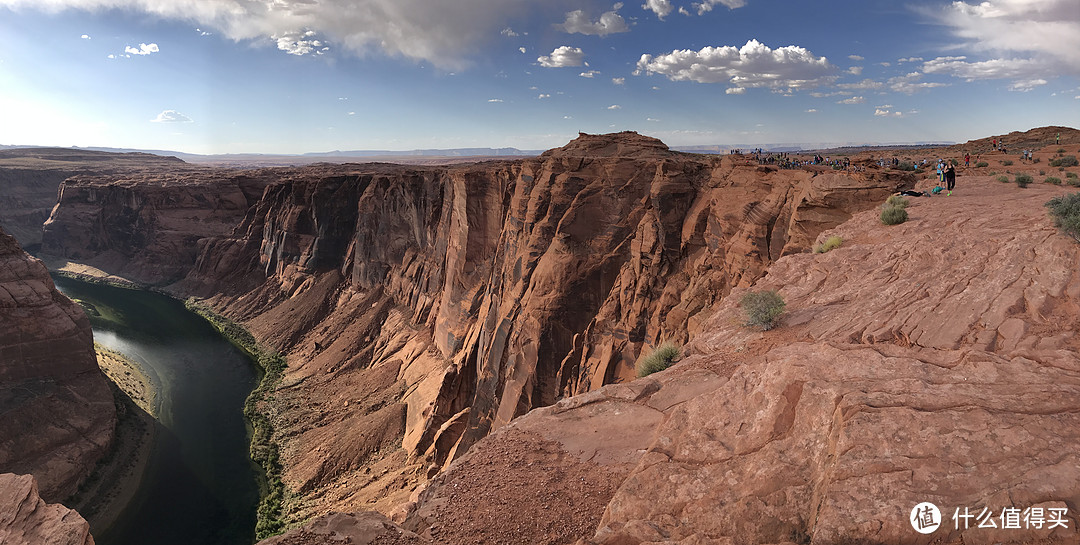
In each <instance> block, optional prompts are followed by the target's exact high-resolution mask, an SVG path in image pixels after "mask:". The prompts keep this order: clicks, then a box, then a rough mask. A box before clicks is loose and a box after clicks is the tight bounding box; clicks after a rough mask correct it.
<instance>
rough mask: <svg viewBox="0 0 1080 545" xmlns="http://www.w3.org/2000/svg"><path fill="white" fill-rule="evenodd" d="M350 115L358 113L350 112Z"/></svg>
mask: <svg viewBox="0 0 1080 545" xmlns="http://www.w3.org/2000/svg"><path fill="white" fill-rule="evenodd" d="M348 115H356V112H349V114H348Z"/></svg>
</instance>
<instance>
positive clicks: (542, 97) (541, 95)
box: [536, 93, 551, 99]
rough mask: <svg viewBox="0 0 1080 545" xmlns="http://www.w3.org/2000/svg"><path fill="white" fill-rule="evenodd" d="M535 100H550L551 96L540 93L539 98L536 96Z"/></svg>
mask: <svg viewBox="0 0 1080 545" xmlns="http://www.w3.org/2000/svg"><path fill="white" fill-rule="evenodd" d="M536 98H540V99H544V98H551V95H550V94H547V93H540V96H538V97H536Z"/></svg>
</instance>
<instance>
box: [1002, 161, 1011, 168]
mask: <svg viewBox="0 0 1080 545" xmlns="http://www.w3.org/2000/svg"><path fill="white" fill-rule="evenodd" d="M1001 164H1002V165H1004V166H1007V167H1011V166H1012V164H1013V162H1012V161H1011V160H1009V159H1006V160H1004V161H1002V162H1001Z"/></svg>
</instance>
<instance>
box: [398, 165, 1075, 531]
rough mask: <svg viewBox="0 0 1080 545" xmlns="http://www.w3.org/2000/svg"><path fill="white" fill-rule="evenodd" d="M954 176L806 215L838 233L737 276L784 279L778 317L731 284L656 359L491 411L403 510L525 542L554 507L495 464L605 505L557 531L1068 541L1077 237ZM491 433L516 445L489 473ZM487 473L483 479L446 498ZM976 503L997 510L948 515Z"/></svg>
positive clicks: (777, 282) (999, 189)
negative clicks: (986, 518)
mask: <svg viewBox="0 0 1080 545" xmlns="http://www.w3.org/2000/svg"><path fill="white" fill-rule="evenodd" d="M958 187H961V188H964V189H963V190H962V191H961V190H958V191H957V193H956V194H955V195H953V196H952V197H947V198H946V197H940V198H931V199H912V202H913V204H912V206H911V207H909V208H908V211H909V213H910V215H911V219H910V220H909V221H908V222H907V223H905V224H903V225H900V226H895V227H886V226H883V225H881V223H880V221H879V220H878V218H877V214H876V211H868V212H864V213H859V214H855V215H854V216H853V218H852V219H851V220H849V221H848V222H845V223H844V224H842V225H840V226H839V227H837V228H836V229H834V230H832V231H829V232H828V233H825V234H823V235H822V236H823V237H824V236H825V235H826V234H837V235H839V236H842V237H843V239H844V245H843V246H842V247H841V248H840V249H838V250H833V251H831V252H829V253H826V254H821V255H814V254H796V255H789V256H786V257H783V258H781V259H779V260H778V261H776V262H775V263H774V264H773V265H772V266H771V267H770V270H769V272H768V274H767V275H766V276H765V277H764V278H762V279H760V280H759V281H758V282H757V283H756V284H755V286H754V289H778V290H779V292H780V293H781V295H782V296H783V297H784V298H785V300H786V302H787V313H786V315H785V316H784V318H783V321H782V325H781V327H780V328H778V329H775V330H772V331H769V332H764V333H763V332H760V331H755V330H751V329H748V328H745V327H742V326H741V325H740V323H741V322H742V320H743V317H742V313H741V309H739V308H738V304H737V303H736V301H737V300H738V297H739V296H740V295H741V293H743V292H744V288H736V289H735V290H733V292H732V293H731V296H730V297H728V298H727V299H726V300H725V301H724V302H722V303H721V304H720V305H719V307H718V308H717V311H716V313H715V314H714V315H713V316H711V317H710V318H708V319H707V320H706V321H705V322H704V324H703V325H702V332H701V333H700V334H698V335H697V336H695V337H694V338H693V339H692V341H691V342H690V343H689V345H688V347H687V351H688V352H689V354H690V356H689V357H687V358H686V359H685V360H683V361H682V362H680V363H678V364H677V365H676V366H675V367H673V368H672V369H670V370H668V371H665V372H662V373H658V374H655V375H651V376H649V377H647V378H645V379H641V380H638V381H634V382H630V383H626V384H615V385H608V386H605V387H603V388H600V389H598V390H596V391H593V392H590V393H587V394H584V395H579V396H576V397H573V398H567V399H564V400H561V401H559V402H558V403H556V404H554V405H552V406H549V407H545V408H540V409H537V410H534V411H532V412H531V413H529V414H528V415H525V416H523V417H522V418H519V419H517V420H515V421H514V422H513V423H512V424H511V425H509V426H506V427H504V428H501V429H500V430H498V431H497V432H495V433H494V434H492V435H490V436H489V437H487V438H486V439H484V440H483V441H481V442H479V443H478V444H477V445H475V446H474V447H473V448H472V449H471V450H470V451H469V452H468V453H467V454H465V455H464V456H462V457H460V458H459V459H458V460H457V461H456V462H455V463H454V464H453V465H452V466H451V468H450V469H449V470H448V471H447V472H445V473H443V474H441V475H440V476H439V477H437V478H436V479H434V480H433V481H432V482H431V485H430V486H429V487H428V488H427V490H425V491H424V492H423V493H422V494H420V495H419V497H418V502H417V503H416V505H415V509H414V510H413V511H412V514H411V515H410V516H409V517H408V520H407V521H406V523H405V524H404V526H405V528H407V529H409V530H411V531H413V532H415V533H416V534H417V535H419V536H420V537H421V538H423V539H427V540H432V541H434V542H443V543H460V542H471V541H472V540H473V539H474V538H473V536H475V535H477V534H476V532H477V529H476V521H477V520H490V521H492V525H491V526H489V527H488V528H487V531H488V532H491V533H490V534H489V535H498V536H500V537H499V539H498V540H497V541H499V542H508V543H509V542H518V541H522V540H524V541H533V538H534V537H535V535H536V534H535V533H534V532H533V529H534V528H535V525H536V524H538V522H540V521H543V520H545V518H546V517H548V516H549V511H548V508H547V507H546V506H544V505H537V506H535V507H534V506H532V505H531V503H532V502H529V503H528V504H525V503H523V502H521V501H520V497H521V496H520V495H518V494H520V491H516V490H514V489H513V487H512V486H505V487H504V483H516V482H534V483H544V485H543V486H536V492H535V494H537V495H538V496H541V495H542V496H544V497H550V502H549V504H550V505H580V504H582V503H583V502H586V501H588V500H589V499H591V498H595V497H596V496H597V495H599V496H601V497H602V498H603V503H604V504H605V506H606V507H605V508H604V510H603V514H602V516H601V517H600V519H599V521H598V522H597V523H596V525H595V526H594V527H593V528H590V529H588V530H586V531H584V532H582V533H580V534H578V535H577V536H560V537H559V539H553V540H552V541H553V542H562V543H571V542H574V541H575V539H577V538H581V540H580V541H579V543H582V544H585V543H588V544H594V545H596V544H608V545H614V544H620V545H623V544H638V543H687V544H689V543H733V544H742V543H784V542H796V543H826V544H831V543H911V544H915V543H927V542H941V543H961V542H962V543H974V544H990V543H1043V542H1060V543H1075V542H1076V540H1077V539H1078V530H1077V528H1078V522H1080V521H1078V516H1077V511H1076V505H1077V501H1078V498H1080V459H1078V455H1077V452H1080V449H1078V446H1080V432H1078V430H1080V427H1078V424H1080V422H1078V421H1077V414H1078V408H1080V375H1078V374H1077V373H1078V371H1080V357H1078V349H1080V338H1078V337H1077V316H1080V277H1078V272H1077V271H1078V270H1080V249H1078V246H1077V245H1076V244H1075V243H1074V242H1073V241H1071V240H1070V239H1068V238H1067V237H1066V236H1064V235H1061V234H1059V233H1058V232H1057V231H1056V230H1055V229H1054V228H1053V227H1052V225H1051V222H1050V220H1049V219H1048V217H1047V215H1046V212H1045V209H1044V208H1043V206H1042V204H1043V203H1044V202H1045V201H1046V200H1048V199H1049V198H1050V197H1052V196H1054V195H1056V194H1059V193H1060V191H1059V190H1057V189H1054V188H1051V187H1049V186H1039V187H1036V186H1032V187H1030V188H1028V189H1018V188H1016V187H1015V186H1012V185H1011V184H1010V185H1005V184H1000V183H997V182H995V181H992V180H991V179H990V178H989V177H978V178H976V177H964V178H961V181H960V182H958ZM538 445H539V446H538ZM521 452H525V453H528V454H525V455H521V454H520V453H521ZM506 453H518V454H515V455H516V456H518V457H523V458H522V459H519V460H517V461H516V463H504V464H503V465H502V466H500V467H499V471H498V477H497V478H493V477H491V475H490V468H491V467H492V465H491V464H492V459H495V460H498V459H500V457H503V456H507V454H506ZM551 459H557V460H559V463H558V464H555V467H549V468H544V467H543V463H544V461H545V460H551ZM495 463H496V464H498V462H497V461H496V462H495ZM538 468H540V469H538ZM566 474H584V475H591V476H592V478H593V479H594V480H595V479H599V480H600V482H599V483H595V484H593V485H592V486H589V487H587V488H580V487H576V486H573V484H574V483H573V482H570V483H567V482H558V478H557V477H555V476H558V475H566ZM485 479H486V480H487V482H492V481H497V482H498V483H499V486H490V487H484V488H481V489H480V490H482V493H479V494H477V495H476V496H475V497H477V498H480V499H479V500H475V501H473V500H472V498H470V501H469V507H468V509H455V508H450V506H453V505H456V502H457V501H459V500H460V499H461V496H459V494H461V491H462V490H471V489H472V488H470V487H475V485H476V483H482V482H484V481H485ZM923 501H927V502H932V503H934V504H935V505H937V506H938V507H939V508H940V510H941V512H942V514H943V515H944V520H943V521H940V522H942V525H941V527H940V528H939V529H938V530H937V531H936V532H935V533H933V534H932V535H930V536H923V535H921V534H918V533H916V532H915V530H914V529H913V528H912V524H911V521H910V517H911V510H912V508H913V507H914V506H915V505H916V504H918V503H920V502H923ZM511 503H512V504H514V505H515V506H516V508H515V511H514V516H513V517H512V520H508V521H505V520H504V519H506V518H507V517H502V518H500V517H499V513H501V512H505V511H504V510H505V506H506V505H508V504H511ZM1029 507H1034V508H1039V509H1043V510H1044V513H1047V514H1048V513H1050V511H1049V510H1050V509H1061V510H1062V511H1060V512H1061V513H1062V517H1061V518H1062V520H1063V524H1064V525H1065V526H1066V527H1062V526H1058V527H1056V528H1053V529H1051V528H1049V526H1050V525H1049V524H1046V525H1043V526H1042V527H1041V528H1036V527H1035V526H1034V525H1026V524H1024V523H1023V522H1021V523H1019V528H1008V529H1006V528H1003V526H1002V524H1003V523H1002V519H1001V518H1000V515H1001V513H1002V512H1003V510H1004V509H1018V510H1019V511H1018V512H1020V511H1022V510H1024V509H1027V508H1029ZM984 508H985V509H986V510H987V512H989V513H992V514H993V518H994V521H995V526H996V527H995V528H980V527H978V522H979V520H976V519H970V520H969V521H968V522H969V523H968V524H966V525H965V521H964V520H963V519H958V521H956V522H954V520H953V518H952V517H953V515H954V513H955V512H956V510H959V512H960V513H961V514H963V513H964V512H965V509H967V510H968V512H970V513H971V514H972V515H975V516H979V514H980V513H982V511H983V509H984ZM584 516H586V513H578V514H576V515H575V514H570V515H566V520H568V521H574V520H578V519H580V518H582V517H584ZM575 517H576V518H575ZM500 520H504V522H499V521H500Z"/></svg>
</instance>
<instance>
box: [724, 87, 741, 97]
mask: <svg viewBox="0 0 1080 545" xmlns="http://www.w3.org/2000/svg"><path fill="white" fill-rule="evenodd" d="M745 92H746V87H728V88H727V89H724V94H725V95H741V94H743V93H745Z"/></svg>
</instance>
